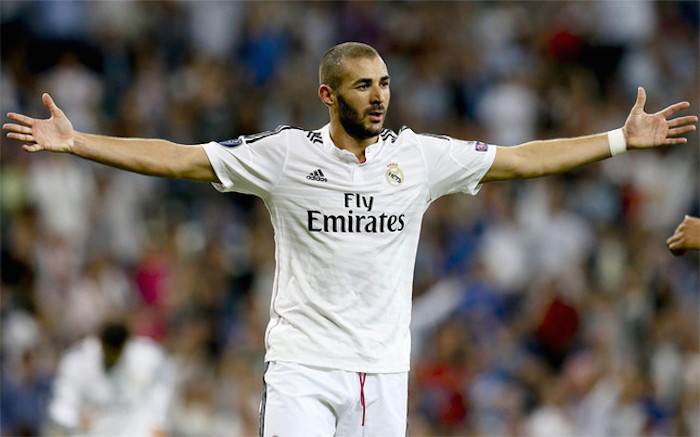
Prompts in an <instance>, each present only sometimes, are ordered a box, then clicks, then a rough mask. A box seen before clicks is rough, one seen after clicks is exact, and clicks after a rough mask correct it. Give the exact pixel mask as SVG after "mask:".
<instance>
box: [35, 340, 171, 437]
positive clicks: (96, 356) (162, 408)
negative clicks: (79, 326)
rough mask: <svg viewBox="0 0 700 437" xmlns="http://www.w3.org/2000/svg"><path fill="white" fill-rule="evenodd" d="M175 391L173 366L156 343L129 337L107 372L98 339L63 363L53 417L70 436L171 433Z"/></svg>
mask: <svg viewBox="0 0 700 437" xmlns="http://www.w3.org/2000/svg"><path fill="white" fill-rule="evenodd" d="M174 389H175V369H174V365H173V364H172V362H171V361H170V359H169V358H168V356H167V355H166V354H165V352H164V351H163V349H162V348H161V347H160V346H159V345H157V344H156V343H155V342H153V341H151V340H150V339H146V338H139V337H132V338H129V339H128V340H127V342H126V343H125V344H124V350H123V351H122V354H121V356H120V358H119V360H118V361H117V363H116V364H115V365H114V367H113V368H112V369H111V370H110V371H109V372H106V371H105V368H104V365H103V354H102V345H101V344H100V341H99V339H97V338H95V337H88V338H86V339H84V340H82V341H80V342H78V343H77V344H76V345H74V346H73V347H71V348H70V349H69V350H68V351H67V352H66V353H65V354H64V356H63V357H62V359H61V362H60V364H59V366H58V370H57V373H56V378H55V382H54V394H53V398H52V399H51V402H50V404H49V409H48V412H49V417H50V418H51V420H52V421H53V422H54V423H56V424H57V425H59V426H61V427H63V428H66V429H68V430H72V432H73V434H71V435H84V436H111V437H118V436H124V437H139V436H148V437H152V436H153V431H154V430H167V423H166V422H167V419H168V413H169V409H170V406H171V402H172V399H173V394H174ZM86 418H87V420H88V423H89V425H88V426H87V429H85V428H84V426H85V419H86Z"/></svg>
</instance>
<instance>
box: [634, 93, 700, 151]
mask: <svg viewBox="0 0 700 437" xmlns="http://www.w3.org/2000/svg"><path fill="white" fill-rule="evenodd" d="M646 101H647V94H646V91H644V88H642V87H639V88H638V90H637V101H636V102H635V104H634V106H633V107H632V110H631V111H630V114H629V116H628V117H627V120H626V121H625V126H624V127H623V131H624V134H625V139H626V141H627V148H628V149H641V148H646V147H655V146H670V145H673V144H683V143H685V142H687V141H688V140H687V139H686V138H683V137H680V138H679V137H678V136H679V135H683V134H687V133H688V132H692V131H694V130H695V123H697V122H698V118H697V117H696V116H693V115H689V116H685V117H678V118H674V119H671V120H669V119H668V118H669V117H670V116H672V115H673V114H675V113H676V112H678V111H682V110H683V109H686V108H688V107H689V106H690V103H688V102H679V103H675V104H673V105H670V106H667V107H666V108H664V109H662V110H661V111H659V112H657V113H655V114H647V113H646V112H644V104H645V103H646Z"/></svg>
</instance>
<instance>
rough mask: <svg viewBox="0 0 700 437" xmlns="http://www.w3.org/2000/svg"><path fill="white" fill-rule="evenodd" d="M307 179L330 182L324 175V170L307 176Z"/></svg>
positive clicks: (315, 171)
mask: <svg viewBox="0 0 700 437" xmlns="http://www.w3.org/2000/svg"><path fill="white" fill-rule="evenodd" d="M306 179H308V180H310V181H319V182H328V179H326V175H324V174H323V170H321V169H320V168H319V169H318V170H314V171H312V172H311V173H309V174H307V175H306Z"/></svg>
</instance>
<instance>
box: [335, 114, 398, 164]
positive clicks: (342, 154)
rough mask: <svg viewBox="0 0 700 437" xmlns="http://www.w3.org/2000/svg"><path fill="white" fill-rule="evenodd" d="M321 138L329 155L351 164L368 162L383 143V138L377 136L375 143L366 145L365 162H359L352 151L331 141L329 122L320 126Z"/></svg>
mask: <svg viewBox="0 0 700 437" xmlns="http://www.w3.org/2000/svg"><path fill="white" fill-rule="evenodd" d="M321 138H323V147H324V148H325V149H326V150H328V151H329V152H330V153H331V155H333V156H335V157H336V158H338V159H340V160H341V161H343V162H348V163H353V164H366V163H368V162H370V161H371V160H372V159H373V158H374V157H375V156H376V155H377V153H378V152H379V150H380V149H381V148H382V145H383V144H384V140H382V137H381V135H380V136H379V137H378V138H377V142H376V143H374V144H370V145H369V146H367V148H366V149H365V162H364V163H361V162H360V160H359V159H357V156H355V154H354V153H352V152H350V151H348V150H345V149H341V148H339V147H337V146H336V145H335V144H334V143H333V140H331V133H330V123H329V124H327V125H325V126H323V127H322V128H321Z"/></svg>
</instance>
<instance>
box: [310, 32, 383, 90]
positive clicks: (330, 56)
mask: <svg viewBox="0 0 700 437" xmlns="http://www.w3.org/2000/svg"><path fill="white" fill-rule="evenodd" d="M374 57H379V53H378V52H377V51H376V50H375V49H374V47H372V46H369V45H367V44H363V43H361V42H344V43H342V44H338V45H336V46H333V47H331V48H330V49H329V50H328V51H327V52H326V54H325V55H323V58H321V65H320V66H319V67H318V80H319V85H324V84H325V85H328V86H329V87H331V88H333V89H338V87H339V86H340V84H341V82H342V81H343V74H344V72H345V71H344V69H343V62H345V60H346V59H348V58H374Z"/></svg>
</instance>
